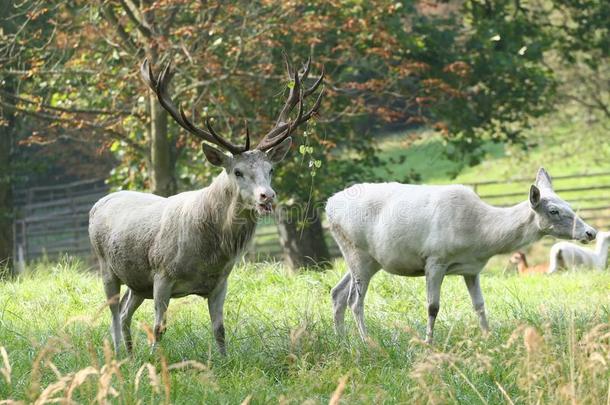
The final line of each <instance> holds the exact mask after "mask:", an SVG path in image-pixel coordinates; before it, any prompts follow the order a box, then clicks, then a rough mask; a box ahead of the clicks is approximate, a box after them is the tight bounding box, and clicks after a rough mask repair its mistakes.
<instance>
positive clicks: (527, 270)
mask: <svg viewBox="0 0 610 405" xmlns="http://www.w3.org/2000/svg"><path fill="white" fill-rule="evenodd" d="M510 262H511V263H512V264H516V265H517V272H518V273H519V275H522V276H526V275H528V274H546V273H548V272H549V265H548V264H547V263H543V264H536V265H534V266H531V267H530V266H529V265H528V264H527V258H526V257H525V253H523V252H515V254H513V255H512V256H511V258H510Z"/></svg>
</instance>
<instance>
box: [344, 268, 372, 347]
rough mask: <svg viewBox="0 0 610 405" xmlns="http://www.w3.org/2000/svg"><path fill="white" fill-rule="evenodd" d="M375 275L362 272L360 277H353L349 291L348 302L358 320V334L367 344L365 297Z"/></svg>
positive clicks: (370, 272) (369, 272)
mask: <svg viewBox="0 0 610 405" xmlns="http://www.w3.org/2000/svg"><path fill="white" fill-rule="evenodd" d="M366 270H369V269H366ZM374 274H375V271H361V272H359V274H358V275H352V278H351V283H350V284H351V286H350V289H349V297H348V302H349V304H350V307H351V308H352V312H353V314H354V318H356V324H357V325H358V332H360V338H361V339H362V341H363V342H366V338H367V332H366V326H365V325H364V297H365V296H366V291H367V290H368V288H369V283H370V281H371V277H372V276H373V275H374Z"/></svg>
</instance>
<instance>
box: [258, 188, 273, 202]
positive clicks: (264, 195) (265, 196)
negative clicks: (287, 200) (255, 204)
mask: <svg viewBox="0 0 610 405" xmlns="http://www.w3.org/2000/svg"><path fill="white" fill-rule="evenodd" d="M259 197H260V199H261V201H267V200H273V199H274V198H275V191H273V190H266V191H263V192H261V193H260V194H259Z"/></svg>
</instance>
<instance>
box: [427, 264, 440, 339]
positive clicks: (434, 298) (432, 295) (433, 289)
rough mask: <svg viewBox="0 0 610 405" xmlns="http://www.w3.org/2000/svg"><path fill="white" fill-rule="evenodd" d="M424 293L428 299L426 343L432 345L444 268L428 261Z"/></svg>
mask: <svg viewBox="0 0 610 405" xmlns="http://www.w3.org/2000/svg"><path fill="white" fill-rule="evenodd" d="M425 272H426V293H427V299H428V325H427V327H426V343H428V344H431V343H432V337H433V335H434V323H435V322H436V316H437V315H438V311H439V309H440V301H441V285H442V284H443V278H444V277H445V266H442V265H440V264H438V263H436V262H435V261H431V260H429V261H428V262H427V263H426V270H425Z"/></svg>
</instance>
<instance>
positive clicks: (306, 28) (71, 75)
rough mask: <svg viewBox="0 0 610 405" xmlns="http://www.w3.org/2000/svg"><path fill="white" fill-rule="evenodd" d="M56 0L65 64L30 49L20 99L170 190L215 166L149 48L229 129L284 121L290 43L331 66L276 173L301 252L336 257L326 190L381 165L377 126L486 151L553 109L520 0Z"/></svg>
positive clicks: (290, 252)
mask: <svg viewBox="0 0 610 405" xmlns="http://www.w3.org/2000/svg"><path fill="white" fill-rule="evenodd" d="M51 4H52V5H53V20H54V22H55V25H54V28H55V30H56V31H55V34H54V36H53V38H52V40H50V41H48V44H47V45H46V47H45V50H46V51H45V52H48V53H49V54H51V55H54V57H55V59H54V61H55V65H56V66H57V68H56V69H55V70H53V71H50V70H48V69H42V68H41V66H42V65H40V64H38V65H36V64H32V66H33V67H32V68H30V69H29V71H30V73H31V74H29V75H27V76H26V78H25V80H24V83H23V86H24V87H25V88H27V89H28V92H27V93H23V94H22V96H20V98H19V99H14V100H13V104H14V105H15V107H16V108H17V110H18V112H19V114H28V115H30V116H35V117H37V118H39V119H45V118H47V119H48V121H52V124H51V125H50V128H51V129H53V128H55V129H56V130H57V131H56V132H57V133H55V134H54V133H53V132H54V131H47V132H48V134H47V135H48V136H52V135H57V136H66V134H71V135H72V136H75V137H80V138H81V139H87V140H89V141H90V142H95V143H96V144H98V145H104V146H105V147H107V148H108V149H109V150H110V151H112V152H113V153H114V154H115V156H116V157H117V159H118V160H119V162H120V163H119V165H118V166H117V167H116V168H115V169H114V170H113V172H112V173H111V175H110V181H111V184H113V185H114V186H116V187H119V188H139V189H142V188H149V189H152V190H153V191H155V192H157V193H159V194H163V195H167V194H170V193H172V192H174V191H175V190H182V189H186V188H192V187H195V186H198V185H201V184H204V183H206V182H207V181H208V180H209V178H210V177H211V175H213V169H211V168H209V167H207V166H205V165H202V164H201V161H202V155H201V151H200V148H199V147H198V145H197V142H196V141H195V140H193V139H191V138H188V137H187V136H186V134H184V133H183V132H180V131H179V130H178V128H177V127H176V126H175V125H174V124H173V123H172V122H169V123H168V122H167V119H166V118H165V113H163V112H161V111H160V110H159V106H158V105H157V103H156V101H155V100H154V99H153V98H152V96H151V95H150V94H149V93H148V92H147V91H146V88H145V86H144V84H143V83H142V82H141V80H140V79H139V77H138V75H139V73H138V68H137V66H138V65H139V64H140V63H141V61H142V59H143V58H144V57H148V58H149V60H150V61H151V62H152V63H153V64H156V65H157V66H155V68H156V69H157V70H158V69H159V65H161V64H162V63H163V62H165V61H166V60H169V59H171V60H172V61H173V62H174V67H175V69H176V70H177V75H176V80H175V81H174V82H175V83H174V91H173V93H174V94H176V98H177V102H179V103H181V104H182V105H183V106H185V107H187V108H186V113H187V114H188V115H190V116H191V117H192V119H193V120H195V121H201V120H202V119H203V118H211V119H212V120H213V122H214V125H215V126H216V127H217V128H218V129H219V130H222V131H223V132H228V133H229V137H232V136H233V135H237V132H241V131H242V128H243V126H242V124H241V122H242V120H243V119H244V118H247V119H248V120H249V122H250V123H251V129H253V134H258V133H264V132H266V130H267V129H268V128H269V127H270V126H272V125H273V122H274V120H275V118H274V117H275V115H276V114H277V109H278V99H280V97H279V95H280V94H281V93H282V92H285V91H287V90H288V88H289V87H290V85H291V83H290V80H289V79H288V78H286V77H285V76H284V73H283V66H282V63H281V62H282V59H283V56H282V51H283V50H285V51H286V52H287V53H288V54H289V55H291V56H292V57H293V58H294V59H295V60H296V59H299V60H303V59H304V58H305V57H306V56H307V55H309V54H313V56H314V60H315V61H316V62H318V64H317V65H316V67H315V68H316V69H321V66H322V65H323V66H324V68H325V70H326V84H327V94H326V96H325V98H324V100H323V105H322V108H321V109H320V111H321V114H320V117H319V118H318V122H317V123H315V124H313V125H310V126H309V127H308V128H307V129H306V130H305V131H304V132H303V133H302V136H298V137H297V138H296V141H297V142H296V143H295V150H294V151H293V153H291V154H290V156H291V158H290V159H289V160H288V161H287V162H286V163H285V164H284V165H282V167H281V169H280V170H278V173H277V175H276V180H275V183H276V187H277V188H278V190H280V191H281V196H282V197H283V200H282V202H283V204H284V205H285V206H286V207H288V209H286V210H284V211H282V215H281V216H280V217H279V218H278V219H279V223H280V229H281V234H282V237H283V244H284V246H285V250H286V252H287V256H288V257H289V261H290V262H291V263H292V264H293V265H294V266H295V267H296V266H300V265H302V264H305V263H311V259H314V261H315V260H320V259H324V258H325V257H326V256H327V249H326V246H325V243H324V238H323V235H322V225H321V219H320V218H321V217H320V209H321V205H322V204H323V202H324V201H325V199H326V198H327V197H328V196H329V195H330V194H331V193H332V192H334V191H336V190H339V189H342V188H344V187H345V186H346V185H349V184H350V183H353V182H356V181H366V180H376V179H378V178H377V175H375V172H374V171H373V170H372V169H375V168H377V167H379V166H381V165H382V162H380V160H379V159H378V158H377V157H376V149H375V145H374V142H373V140H374V139H375V137H376V136H377V135H378V133H379V132H381V131H383V130H384V129H385V128H388V127H393V128H406V127H409V126H416V125H429V126H435V127H437V128H438V129H439V131H440V132H441V133H443V134H444V136H445V139H446V142H447V153H448V154H449V155H451V156H453V157H454V158H456V159H461V158H467V160H468V163H470V164H474V163H476V162H477V161H478V160H479V159H480V157H481V153H482V152H481V151H482V148H481V145H482V144H483V143H484V142H487V141H488V140H490V139H491V140H492V141H495V142H516V143H519V142H524V140H523V137H522V136H521V135H520V130H521V128H522V127H523V126H527V122H528V119H529V118H530V117H532V116H536V115H539V114H542V113H543V112H545V111H546V109H547V106H548V102H547V101H548V98H549V95H550V94H551V91H550V90H552V84H553V81H552V76H551V74H550V71H549V70H548V69H545V68H544V66H543V65H542V63H541V61H542V54H543V51H544V50H545V49H546V47H547V46H548V41H547V39H546V37H545V35H544V32H542V31H541V29H540V26H539V24H537V23H535V22H536V18H535V17H536V16H535V15H533V14H532V12H529V11H527V10H524V9H523V7H521V6H520V4H519V2H514V1H512V0H511V1H508V0H503V1H498V2H493V3H490V2H486V1H474V0H473V1H467V2H464V3H463V6H462V7H461V8H460V7H456V6H453V5H451V4H450V7H449V6H448V7H446V8H444V9H443V12H442V13H439V12H437V10H436V9H435V8H434V7H432V6H430V5H429V4H428V5H426V6H425V7H424V6H423V5H422V4H420V3H418V2H412V1H401V2H390V1H385V0H375V1H370V2H347V1H336V2H326V1H324V2H323V1H309V2H293V1H279V0H265V1H260V2H250V1H245V0H244V1H237V2H231V3H230V4H228V3H225V2H220V1H210V2H198V3H192V4H191V3H185V2H182V1H177V0H175V1H170V0H163V1H161V0H159V1H152V0H146V1H144V0H140V1H138V0H108V1H103V2H94V3H92V2H85V1H82V0H81V1H77V2H71V3H69V4H65V3H64V2H51ZM430 4H433V3H430ZM47 13H49V12H47ZM532 21H533V22H534V23H533V22H532ZM45 60H46V59H45ZM282 78H283V80H284V82H283V84H282V85H280V86H278V84H277V83H278V79H282ZM43 84H44V85H43ZM59 129H61V134H59ZM404 177H405V178H408V175H405V176H404Z"/></svg>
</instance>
